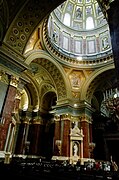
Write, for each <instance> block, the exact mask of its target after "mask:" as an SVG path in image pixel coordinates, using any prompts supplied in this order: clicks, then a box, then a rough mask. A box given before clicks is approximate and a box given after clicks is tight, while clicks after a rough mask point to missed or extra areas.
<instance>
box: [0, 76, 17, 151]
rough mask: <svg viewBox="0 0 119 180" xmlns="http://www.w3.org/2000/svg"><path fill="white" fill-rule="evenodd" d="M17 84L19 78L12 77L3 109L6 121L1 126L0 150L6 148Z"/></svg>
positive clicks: (3, 116)
mask: <svg viewBox="0 0 119 180" xmlns="http://www.w3.org/2000/svg"><path fill="white" fill-rule="evenodd" d="M17 84H18V79H17V78H15V77H11V81H10V85H9V86H8V90H7V96H6V99H5V103H4V107H3V111H2V119H4V123H3V124H2V126H0V151H3V150H4V146H5V142H6V136H7V131H8V128H9V124H10V122H11V120H12V117H11V114H12V112H13V108H14V99H15V95H16V87H17Z"/></svg>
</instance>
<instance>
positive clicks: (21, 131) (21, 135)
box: [15, 111, 30, 154]
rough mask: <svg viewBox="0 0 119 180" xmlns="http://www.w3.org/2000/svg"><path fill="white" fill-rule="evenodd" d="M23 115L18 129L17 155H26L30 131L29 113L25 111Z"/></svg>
mask: <svg viewBox="0 0 119 180" xmlns="http://www.w3.org/2000/svg"><path fill="white" fill-rule="evenodd" d="M22 113H23V114H22V115H21V117H20V122H19V127H18V135H17V141H16V147H15V154H25V151H26V143H27V137H28V131H29V122H30V120H29V117H28V115H27V113H28V112H27V111H23V112H22Z"/></svg>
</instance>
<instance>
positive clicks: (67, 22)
mask: <svg viewBox="0 0 119 180" xmlns="http://www.w3.org/2000/svg"><path fill="white" fill-rule="evenodd" d="M48 35H49V37H50V40H51V43H53V44H54V46H55V48H56V49H57V50H59V51H60V52H61V53H62V54H65V55H66V56H69V57H72V58H76V59H77V60H79V61H80V60H82V59H84V58H85V59H87V60H89V59H96V58H97V57H98V56H100V57H102V56H107V55H108V54H111V53H112V50H111V49H112V47H111V40H110V32H109V27H108V23H107V20H106V18H105V17H104V14H103V12H102V10H101V8H100V6H99V4H98V2H97V0H67V1H65V2H64V3H62V4H61V5H60V6H58V8H56V9H55V10H54V11H53V12H52V13H51V14H50V17H49V21H48Z"/></svg>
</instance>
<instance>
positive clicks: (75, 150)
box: [70, 122, 84, 164]
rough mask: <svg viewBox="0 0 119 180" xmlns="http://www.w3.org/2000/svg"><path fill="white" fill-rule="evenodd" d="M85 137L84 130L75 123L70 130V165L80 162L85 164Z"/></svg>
mask: <svg viewBox="0 0 119 180" xmlns="http://www.w3.org/2000/svg"><path fill="white" fill-rule="evenodd" d="M83 137H84V135H83V130H82V129H79V127H78V123H77V122H75V124H74V127H73V128H71V129H70V163H73V164H76V163H77V161H79V160H80V162H81V163H83Z"/></svg>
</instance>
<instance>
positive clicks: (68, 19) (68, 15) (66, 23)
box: [63, 13, 71, 26]
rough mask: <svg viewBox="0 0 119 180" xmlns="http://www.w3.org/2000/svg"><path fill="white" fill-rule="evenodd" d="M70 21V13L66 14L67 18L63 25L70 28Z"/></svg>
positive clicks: (65, 17)
mask: <svg viewBox="0 0 119 180" xmlns="http://www.w3.org/2000/svg"><path fill="white" fill-rule="evenodd" d="M70 20H71V15H70V14H69V13H66V14H65V16H64V21H63V23H64V24H65V25H66V26H70Z"/></svg>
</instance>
